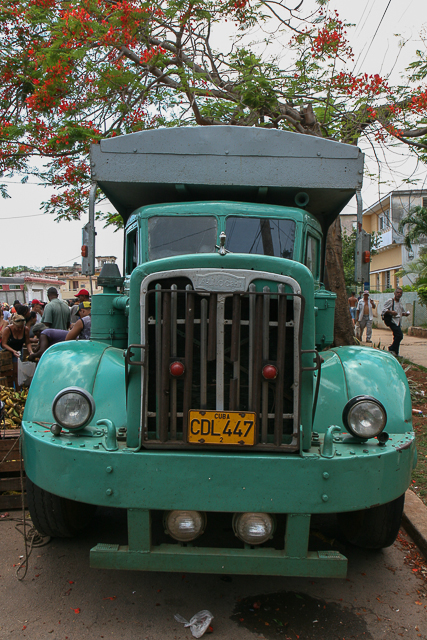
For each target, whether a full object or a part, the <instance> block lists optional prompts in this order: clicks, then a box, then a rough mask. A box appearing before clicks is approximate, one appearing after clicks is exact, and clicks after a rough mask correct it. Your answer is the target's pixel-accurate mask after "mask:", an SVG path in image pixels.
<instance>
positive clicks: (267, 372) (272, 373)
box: [262, 364, 278, 380]
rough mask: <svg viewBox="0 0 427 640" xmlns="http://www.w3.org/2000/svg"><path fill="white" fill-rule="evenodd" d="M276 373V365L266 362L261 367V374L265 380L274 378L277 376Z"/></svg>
mask: <svg viewBox="0 0 427 640" xmlns="http://www.w3.org/2000/svg"><path fill="white" fill-rule="evenodd" d="M277 374H278V371H277V367H275V366H274V364H266V365H265V366H264V367H263V368H262V375H263V376H264V378H265V379H266V380H274V378H277Z"/></svg>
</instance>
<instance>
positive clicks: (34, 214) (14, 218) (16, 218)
mask: <svg viewBox="0 0 427 640" xmlns="http://www.w3.org/2000/svg"><path fill="white" fill-rule="evenodd" d="M49 215H51V214H49V213H32V214H31V215H29V216H9V217H7V218H0V220H18V219H19V218H36V217H37V216H49Z"/></svg>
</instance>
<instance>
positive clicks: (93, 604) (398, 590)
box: [0, 510, 427, 640]
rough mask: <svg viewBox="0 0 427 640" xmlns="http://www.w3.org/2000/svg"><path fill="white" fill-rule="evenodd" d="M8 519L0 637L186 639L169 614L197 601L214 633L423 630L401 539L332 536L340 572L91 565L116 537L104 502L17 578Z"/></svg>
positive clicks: (380, 635)
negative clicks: (335, 575)
mask: <svg viewBox="0 0 427 640" xmlns="http://www.w3.org/2000/svg"><path fill="white" fill-rule="evenodd" d="M12 515H16V516H17V515H18V514H17V513H16V512H15V513H14V514H12ZM14 525H15V523H14V522H10V521H9V522H7V521H5V520H0V554H1V555H0V558H1V572H0V574H1V575H0V581H1V583H0V584H1V591H0V593H1V601H0V610H1V616H0V639H1V640H6V639H9V638H11V639H12V640H16V639H17V638H27V639H30V640H95V639H98V638H106V639H107V638H112V639H114V640H183V639H188V640H190V639H191V638H192V636H191V634H190V632H189V630H188V629H184V628H183V626H182V625H180V624H178V623H177V622H175V620H174V618H173V615H174V614H175V613H180V614H181V615H183V616H184V617H186V618H189V617H191V616H192V615H193V614H194V613H196V612H197V611H199V610H201V609H209V610H211V611H212V613H213V614H214V616H215V619H214V621H213V627H214V634H213V635H212V636H207V637H212V638H213V640H214V639H215V638H218V640H219V639H221V640H253V639H254V638H259V637H265V638H283V640H289V639H292V640H295V639H296V640H298V638H299V639H300V640H344V639H345V640H350V639H356V640H362V639H363V640H383V639H384V638H385V639H387V640H400V639H401V638H406V639H407V640H417V639H418V638H422V639H424V640H425V639H426V638H427V612H426V608H427V607H426V605H427V597H426V583H425V582H423V581H422V580H421V579H420V578H419V577H417V576H419V575H420V574H419V572H418V571H416V572H415V571H413V568H414V565H412V566H411V565H408V564H407V563H405V556H407V554H408V549H407V548H406V547H405V541H404V540H405V539H403V543H402V542H400V543H396V544H395V545H394V546H393V547H391V548H389V549H386V550H384V551H382V552H380V553H368V552H362V551H359V550H356V549H354V548H353V549H352V548H346V547H345V546H344V545H343V544H342V543H338V544H337V543H336V542H335V543H334V548H338V549H339V550H340V551H342V552H343V553H345V554H346V555H347V557H348V558H349V566H350V568H349V573H348V578H347V579H345V580H325V579H314V580H313V579H311V580H309V579H305V578H277V577H273V578H271V577H257V576H253V577H252V576H251V577H246V576H233V577H229V576H217V575H196V574H188V575H182V574H169V573H163V574H161V573H154V572H150V573H140V572H131V571H123V572H118V571H107V570H94V569H90V568H89V562H88V555H89V549H90V548H91V547H92V546H94V544H95V543H96V542H114V541H119V539H120V538H122V537H123V535H125V529H124V527H125V520H124V519H123V514H122V513H121V512H115V511H112V510H110V511H106V510H105V511H101V512H100V513H99V515H98V516H97V518H96V520H95V521H94V523H93V525H92V527H91V529H90V530H89V531H88V532H87V533H86V534H85V535H84V536H83V537H81V538H79V539H74V540H54V541H51V542H50V544H48V545H47V546H44V547H41V548H35V549H34V550H33V553H32V556H31V558H30V567H29V571H28V574H27V577H26V579H25V580H24V581H23V582H18V581H17V580H16V579H15V568H14V566H13V565H15V564H17V563H18V562H19V556H21V555H22V553H23V548H22V538H21V536H20V535H19V533H18V532H16V531H15V527H14ZM100 531H102V533H100ZM333 533H334V528H333V526H332V528H331V527H329V529H324V534H325V535H326V536H331V535H332V534H333ZM260 634H262V635H261V636H260Z"/></svg>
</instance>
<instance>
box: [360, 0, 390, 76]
mask: <svg viewBox="0 0 427 640" xmlns="http://www.w3.org/2000/svg"><path fill="white" fill-rule="evenodd" d="M390 4H391V0H388V4H387V6H386V8H385V9H384V13H383V15H382V16H381V20H380V21H379V23H378V26H377V28H376V30H375V33H374V35H373V36H372V39H371V42H370V44H369V47H368V50H367V51H366V53H365V57H364V58H363V60H362V62H361V63H360V66H362V65H363V63H364V62H365V60H366V56H367V55H368V53H369V51H370V49H371V46H372V43H373V42H374V40H375V36H376V35H377V33H378V30H379V28H380V26H381V23H382V21H383V20H384V16H385V14H386V13H387V10H388V8H389V6H390Z"/></svg>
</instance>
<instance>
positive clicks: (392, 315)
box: [381, 287, 410, 356]
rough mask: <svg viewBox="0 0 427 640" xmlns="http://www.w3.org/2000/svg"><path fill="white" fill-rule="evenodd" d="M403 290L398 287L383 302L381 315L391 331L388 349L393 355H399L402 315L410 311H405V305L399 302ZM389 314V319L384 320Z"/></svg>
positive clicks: (407, 314)
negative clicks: (391, 335)
mask: <svg viewBox="0 0 427 640" xmlns="http://www.w3.org/2000/svg"><path fill="white" fill-rule="evenodd" d="M402 294H403V290H402V289H401V288H400V287H397V289H396V290H395V292H394V298H390V299H389V300H387V302H385V303H384V306H383V311H382V314H381V315H382V317H383V319H384V322H385V324H387V326H388V327H389V328H390V329H391V330H392V332H393V342H392V344H391V345H390V346H389V348H388V350H389V351H390V353H392V354H394V355H395V356H398V355H399V346H400V343H401V342H402V340H403V333H402V329H401V326H400V325H401V323H402V318H403V316H409V314H410V311H405V307H404V306H403V304H402V303H401V302H400V299H401V297H402ZM387 315H388V316H389V319H388V320H389V321H388V322H387V321H386V318H385V316H387Z"/></svg>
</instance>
